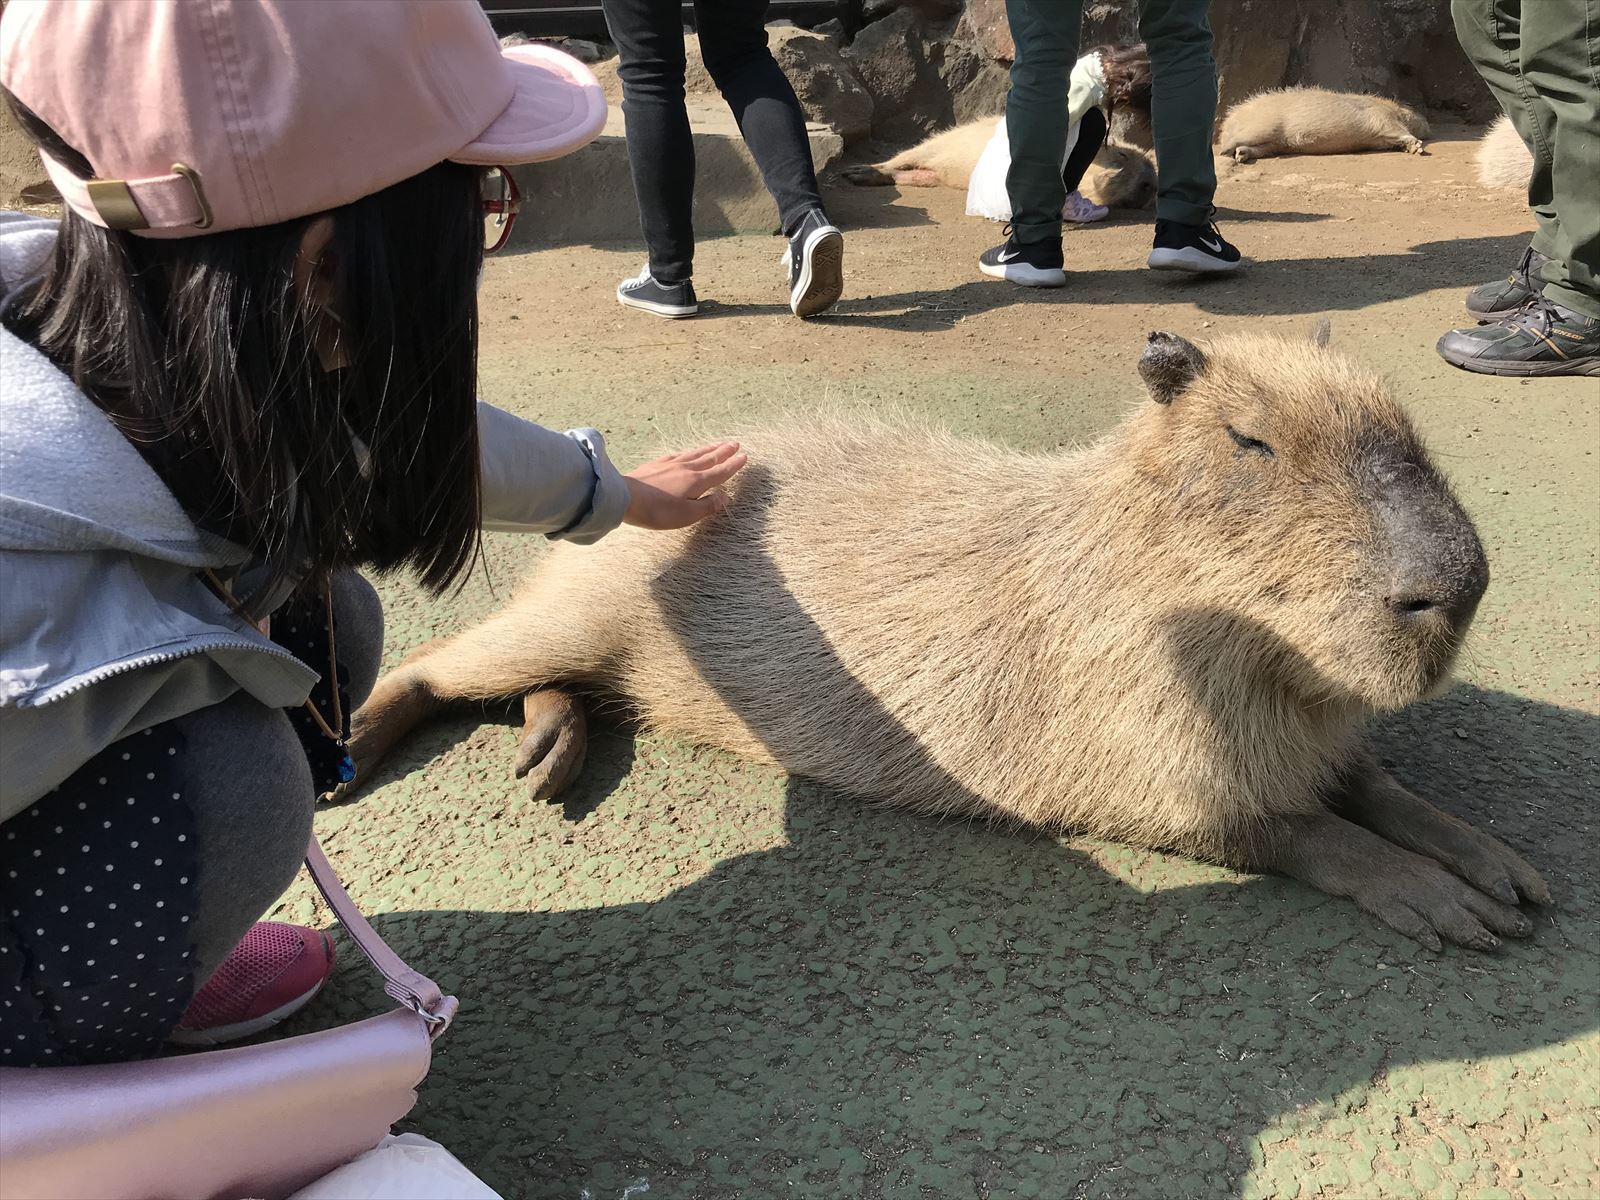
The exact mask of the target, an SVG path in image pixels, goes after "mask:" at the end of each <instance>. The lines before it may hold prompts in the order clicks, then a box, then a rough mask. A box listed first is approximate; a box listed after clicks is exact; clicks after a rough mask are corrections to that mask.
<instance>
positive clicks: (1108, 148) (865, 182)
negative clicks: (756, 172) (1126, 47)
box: [840, 117, 1156, 208]
mask: <svg viewBox="0 0 1600 1200" xmlns="http://www.w3.org/2000/svg"><path fill="white" fill-rule="evenodd" d="M999 123H1000V118H999V117H984V118H983V119H982V120H979V121H968V122H967V123H966V124H964V125H957V126H955V127H954V128H952V129H946V130H944V131H943V132H941V133H936V134H934V135H933V136H932V137H930V138H928V139H927V140H926V141H922V142H918V143H917V144H916V145H915V146H913V147H911V149H909V150H902V151H901V152H900V153H899V154H896V155H895V156H894V157H893V158H889V159H885V160H884V161H883V162H881V163H874V164H872V165H871V166H858V167H846V168H844V170H843V171H841V172H840V174H841V175H842V176H843V177H844V178H845V179H847V180H848V181H849V182H851V183H854V184H856V185H858V186H861V187H888V186H890V185H893V186H897V187H948V188H962V189H965V188H966V186H967V184H968V182H969V181H970V180H971V179H972V172H973V170H974V169H975V168H976V167H977V165H978V159H979V158H980V157H981V156H982V154H983V148H984V147H985V146H987V145H988V144H989V139H990V138H991V137H993V136H994V130H995V126H996V125H998V124H999ZM1079 190H1081V191H1082V192H1083V194H1084V195H1085V196H1087V197H1088V198H1089V199H1090V200H1093V201H1094V202H1095V203H1096V204H1103V205H1105V206H1106V207H1107V208H1148V207H1149V206H1150V203H1151V201H1153V200H1154V199H1155V198H1156V169H1155V167H1154V166H1152V165H1151V162H1150V156H1149V155H1148V154H1146V153H1145V152H1144V151H1143V150H1140V149H1138V148H1137V147H1135V146H1124V145H1121V144H1119V143H1117V142H1112V141H1107V142H1106V144H1105V145H1104V146H1102V147H1100V152H1099V153H1098V154H1096V155H1095V156H1094V162H1093V163H1092V164H1090V166H1089V169H1088V171H1087V172H1085V173H1084V177H1083V185H1082V187H1081V188H1080V189H1079Z"/></svg>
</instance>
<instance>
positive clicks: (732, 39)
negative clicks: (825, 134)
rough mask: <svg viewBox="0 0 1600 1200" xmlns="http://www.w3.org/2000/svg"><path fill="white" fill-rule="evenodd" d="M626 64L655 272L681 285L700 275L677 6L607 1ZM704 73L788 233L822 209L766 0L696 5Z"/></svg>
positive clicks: (666, 0) (632, 157)
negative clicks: (771, 37)
mask: <svg viewBox="0 0 1600 1200" xmlns="http://www.w3.org/2000/svg"><path fill="white" fill-rule="evenodd" d="M603 7H604V9H605V16H606V24H607V25H608V26H609V27H610V29H611V40H612V41H614V42H615V43H616V44H617V51H618V54H619V57H620V64H621V65H620V69H619V71H618V75H619V76H620V78H621V80H622V113H623V118H624V120H625V123H626V128H627V133H628V162H629V164H630V165H631V166H632V168H633V190H634V194H635V195H636V196H637V197H638V201H639V224H640V227H641V228H642V229H643V230H644V240H645V244H646V245H647V246H648V247H649V248H650V273H651V274H652V275H654V276H655V277H656V278H657V279H658V280H660V281H661V282H663V283H681V282H683V281H684V280H686V279H688V278H690V276H691V275H692V274H693V270H694V223H693V217H692V209H693V202H694V139H693V138H692V137H691V136H690V134H689V114H688V113H687V112H686V111H685V109H684V105H683V72H684V50H683V19H682V10H681V9H680V7H679V4H678V0H603ZM694 9H695V19H696V26H697V28H698V29H699V33H700V50H701V53H702V55H703V56H704V58H705V64H706V70H707V71H709V72H710V73H711V78H712V79H713V80H714V81H715V82H716V85H717V90H718V91H720V92H721V93H722V98H723V99H724V100H726V101H727V103H728V107H729V108H730V109H732V110H733V116H734V120H736V121H737V122H738V123H739V132H740V133H741V134H743V135H744V140H745V144H746V145H748V146H749V147H750V153H751V154H752V155H753V156H754V157H755V160H756V166H758V167H759V168H760V169H761V178H762V180H763V181H764V182H765V183H766V185H767V191H769V192H771V193H772V198H773V199H774V200H776V201H777V203H778V215H779V217H780V218H781V220H782V223H783V231H784V232H785V233H791V232H793V230H794V229H795V227H796V226H797V225H799V223H800V220H801V218H802V217H804V216H805V214H806V212H807V210H809V209H813V208H821V207H822V198H821V196H820V195H819V194H818V192H817V175H816V171H815V169H814V168H813V167H812V164H811V145H810V142H809V140H808V139H807V137H806V119H805V113H804V112H803V111H801V108H800V101H799V100H797V99H796V98H795V94H794V89H793V88H792V87H790V86H789V81H788V79H787V78H785V77H784V74H783V71H782V70H780V69H779V67H778V64H777V63H776V62H774V61H773V58H772V55H771V53H769V52H768V50H767V30H766V24H765V22H766V15H767V4H766V0H695V6H694Z"/></svg>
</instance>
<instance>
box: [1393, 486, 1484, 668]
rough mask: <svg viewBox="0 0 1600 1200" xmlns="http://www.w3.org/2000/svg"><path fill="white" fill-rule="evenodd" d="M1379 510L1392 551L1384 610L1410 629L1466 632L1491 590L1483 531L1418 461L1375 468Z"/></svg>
mask: <svg viewBox="0 0 1600 1200" xmlns="http://www.w3.org/2000/svg"><path fill="white" fill-rule="evenodd" d="M1372 482H1373V484H1374V485H1375V489H1376V491H1377V496H1376V504H1375V508H1376V510H1377V513H1378V518H1379V524H1380V526H1381V527H1382V531H1383V533H1384V534H1385V535H1386V538H1385V540H1386V541H1387V543H1388V550H1389V564H1388V566H1389V571H1388V587H1387V591H1386V594H1385V595H1384V603H1385V604H1386V605H1387V606H1388V608H1389V611H1390V612H1391V613H1392V614H1393V616H1394V619H1395V620H1396V621H1397V622H1399V623H1400V625H1401V626H1402V627H1403V628H1407V629H1414V630H1416V631H1417V632H1419V633H1421V632H1424V631H1425V630H1429V629H1433V628H1437V627H1439V626H1443V628H1444V629H1446V630H1448V631H1449V633H1450V634H1451V635H1453V636H1454V637H1455V638H1459V637H1460V636H1461V635H1463V634H1464V633H1466V630H1467V626H1468V625H1470V624H1471V623H1472V617H1473V614H1474V613H1476V612H1477V611H1478V602H1479V601H1480V600H1482V599H1483V593H1484V592H1485V591H1486V590H1487V589H1488V586H1489V561H1488V559H1487V558H1486V557H1485V556H1484V553H1483V544H1482V543H1481V542H1480V541H1479V540H1478V531H1477V530H1476V529H1475V528H1474V527H1473V524H1472V519H1471V518H1470V517H1468V516H1467V514H1466V512H1465V511H1464V510H1463V509H1462V507H1461V505H1460V503H1459V502H1458V501H1457V500H1456V498H1455V497H1454V496H1453V495H1451V494H1450V489H1449V488H1448V487H1447V486H1446V485H1445V483H1444V480H1443V479H1441V478H1440V477H1439V476H1438V475H1437V474H1436V473H1435V472H1434V471H1433V469H1432V468H1431V467H1428V466H1427V465H1425V464H1421V463H1418V462H1416V461H1410V460H1396V459H1387V460H1380V461H1379V462H1377V463H1375V464H1374V467H1373V471H1372Z"/></svg>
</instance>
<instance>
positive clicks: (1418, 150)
mask: <svg viewBox="0 0 1600 1200" xmlns="http://www.w3.org/2000/svg"><path fill="white" fill-rule="evenodd" d="M1405 146H1406V153H1407V154H1426V153H1427V151H1426V150H1424V149H1423V146H1422V143H1421V142H1419V141H1418V140H1417V139H1416V138H1407V139H1406V143H1405Z"/></svg>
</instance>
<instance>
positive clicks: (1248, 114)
mask: <svg viewBox="0 0 1600 1200" xmlns="http://www.w3.org/2000/svg"><path fill="white" fill-rule="evenodd" d="M1429 132H1430V130H1429V128H1428V122H1427V119H1426V118H1424V117H1423V116H1422V115H1421V114H1420V113H1417V112H1415V111H1413V110H1412V109H1409V108H1407V107H1406V106H1405V105H1404V104H1401V103H1399V102H1398V101H1396V100H1390V99H1388V98H1387V97H1384V96H1366V95H1361V94H1359V93H1354V92H1330V91H1326V90H1324V89H1322V88H1309V87H1294V88H1278V89H1276V90H1274V91H1270V92H1259V93H1257V94H1256V95H1254V96H1251V97H1250V98H1249V99H1248V100H1241V101H1240V102H1239V103H1238V104H1235V105H1234V106H1233V107H1232V108H1230V109H1229V110H1228V115H1227V116H1226V117H1225V118H1224V119H1223V122H1222V135H1221V137H1220V139H1219V142H1218V150H1219V151H1220V152H1221V153H1222V154H1225V155H1232V156H1233V158H1234V160H1235V161H1236V162H1242V163H1244V162H1253V161H1254V160H1256V159H1258V158H1271V157H1273V156H1275V155H1280V154H1354V153H1356V152H1357V151H1361V150H1404V151H1405V152H1406V153H1407V154H1421V153H1422V143H1423V140H1424V139H1425V138H1427V136H1428V134H1429Z"/></svg>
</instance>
